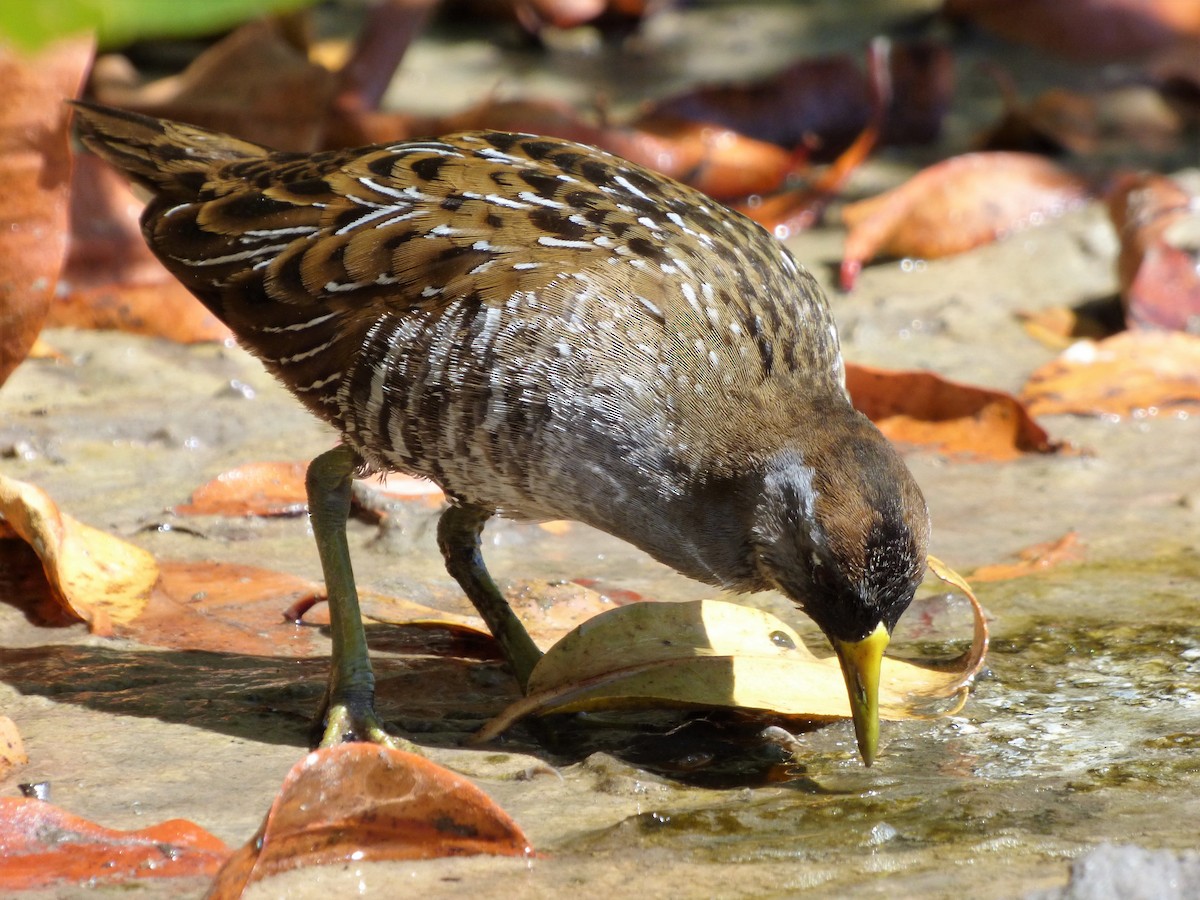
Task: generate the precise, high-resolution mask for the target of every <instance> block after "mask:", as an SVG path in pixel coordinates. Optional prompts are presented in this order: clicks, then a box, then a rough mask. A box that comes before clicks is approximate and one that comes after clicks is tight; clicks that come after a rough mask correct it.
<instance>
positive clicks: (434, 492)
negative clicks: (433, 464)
mask: <svg viewBox="0 0 1200 900" xmlns="http://www.w3.org/2000/svg"><path fill="white" fill-rule="evenodd" d="M307 471H308V463H305V462H296V461H291V462H286V461H285V462H254V463H246V464H245V465H242V466H238V467H237V468H235V469H230V470H228V471H226V472H222V473H221V474H220V475H218V476H217V477H216V478H214V479H212V480H211V481H208V482H206V483H204V484H203V485H201V486H200V487H198V488H196V490H195V491H193V492H192V496H191V499H190V500H189V502H187V503H183V504H180V505H179V506H176V507H174V508H173V509H172V512H174V513H175V514H176V515H180V516H298V515H303V514H304V513H305V512H306V511H307V508H308V491H307V489H306V487H305V476H306V473H307ZM354 485H355V491H354V493H353V496H352V500H353V503H354V504H355V507H356V508H358V509H360V510H361V511H363V512H378V510H377V509H376V507H378V506H379V502H378V501H379V499H380V498H383V499H385V500H416V501H420V502H422V503H425V504H427V505H429V506H434V507H436V506H438V505H440V504H441V503H443V502H444V501H445V495H444V494H443V493H442V489H441V488H439V487H438V486H437V485H436V484H434V483H433V482H432V481H429V480H428V479H426V478H418V477H416V476H413V475H405V474H403V473H401V472H391V473H388V474H387V475H386V476H384V477H382V478H376V477H372V478H370V479H359V480H356V481H355V482H354Z"/></svg>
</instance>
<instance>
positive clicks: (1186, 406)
mask: <svg viewBox="0 0 1200 900" xmlns="http://www.w3.org/2000/svg"><path fill="white" fill-rule="evenodd" d="M1021 399H1022V400H1023V401H1024V402H1025V404H1026V406H1027V407H1028V408H1029V411H1030V413H1031V414H1033V415H1037V416H1050V415H1063V414H1070V415H1087V416H1109V417H1112V418H1125V417H1129V416H1145V415H1158V414H1163V413H1172V412H1192V411H1195V409H1196V407H1197V406H1200V337H1196V336H1194V335H1189V334H1181V333H1178V332H1153V331H1129V332H1122V333H1121V334H1117V335H1114V336H1112V337H1110V338H1106V339H1104V340H1102V341H1079V342H1078V343H1076V344H1073V345H1072V346H1071V347H1070V348H1068V349H1067V350H1066V352H1064V353H1063V354H1062V355H1061V356H1060V357H1059V358H1058V359H1056V360H1053V361H1052V362H1049V363H1047V364H1046V365H1044V366H1042V367H1041V368H1040V369H1038V370H1037V371H1036V372H1034V373H1033V374H1032V375H1031V376H1030V378H1029V381H1028V382H1027V383H1026V384H1025V387H1024V388H1023V389H1022V391H1021Z"/></svg>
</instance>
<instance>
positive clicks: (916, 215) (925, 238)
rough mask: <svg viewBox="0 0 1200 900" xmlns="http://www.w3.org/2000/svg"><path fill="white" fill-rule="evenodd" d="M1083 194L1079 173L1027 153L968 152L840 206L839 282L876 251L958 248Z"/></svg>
mask: <svg viewBox="0 0 1200 900" xmlns="http://www.w3.org/2000/svg"><path fill="white" fill-rule="evenodd" d="M1087 197H1088V189H1087V186H1086V185H1085V184H1084V182H1083V180H1082V179H1080V178H1078V177H1076V176H1074V175H1072V174H1070V173H1069V172H1066V171H1065V170H1063V169H1061V168H1059V167H1058V166H1056V165H1055V164H1054V163H1052V162H1050V161H1048V160H1046V159H1044V158H1042V157H1040V156H1033V155H1032V154H1028V153H968V154H965V155H963V156H955V157H952V158H950V159H947V160H945V161H943V162H940V163H937V164H936V165H933V166H930V167H929V168H928V169H924V170H922V171H920V172H918V173H917V174H916V175H914V176H913V177H912V178H910V179H909V180H908V181H906V182H905V183H904V184H902V185H900V186H899V187H897V188H894V189H893V190H890V191H888V192H886V193H884V194H880V195H879V196H878V197H872V198H870V199H869V200H861V201H859V202H858V203H851V204H850V205H849V206H847V207H846V208H845V209H843V210H842V218H843V220H844V221H845V223H846V225H847V226H848V227H849V229H850V232H849V234H847V235H846V247H845V252H844V257H843V260H842V272H841V281H842V287H843V288H844V289H846V290H849V289H850V288H851V287H853V285H854V280H855V278H856V277H857V276H858V272H859V270H860V269H861V268H862V266H863V264H864V263H866V262H868V261H870V260H871V259H873V258H874V257H875V256H877V255H878V254H881V253H882V254H885V255H888V256H895V257H903V256H916V257H926V258H937V257H941V256H950V255H952V254H955V253H962V252H963V251H964V250H970V249H971V248H973V247H978V246H980V245H981V244H987V243H990V242H991V241H994V240H996V239H997V238H1000V237H1003V236H1005V235H1007V234H1011V233H1012V232H1015V231H1020V230H1021V229H1023V228H1028V227H1030V226H1032V225H1037V224H1040V223H1041V222H1043V221H1044V220H1045V219H1047V218H1050V217H1053V216H1058V215H1061V214H1062V213H1064V212H1066V211H1067V210H1069V209H1071V208H1072V207H1074V206H1077V205H1079V204H1080V203H1082V202H1083V201H1084V200H1086V199H1087Z"/></svg>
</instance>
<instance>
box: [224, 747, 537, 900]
mask: <svg viewBox="0 0 1200 900" xmlns="http://www.w3.org/2000/svg"><path fill="white" fill-rule="evenodd" d="M531 852H532V851H531V849H530V846H529V841H528V839H527V838H526V837H525V835H524V834H523V833H522V832H521V829H520V828H519V827H518V826H517V824H516V823H515V822H514V821H513V820H512V819H511V818H510V817H509V815H508V814H507V813H505V812H504V811H503V810H502V809H500V807H498V806H497V805H496V804H495V803H494V802H493V801H492V800H491V799H490V798H489V797H488V796H487V795H486V794H485V793H484V792H483V791H481V790H480V789H479V788H477V787H475V786H474V785H473V784H471V782H469V781H467V779H465V778H463V777H462V776H461V775H457V774H455V773H454V772H451V771H449V770H448V769H443V768H442V767H441V766H438V765H435V764H434V763H432V762H430V761H429V760H427V759H425V758H424V757H421V756H417V755H415V754H412V753H404V752H402V751H399V750H390V749H388V748H386V747H381V746H379V745H378V744H341V745H339V746H336V747H330V748H326V749H322V750H318V751H316V752H314V753H310V754H308V756H306V757H305V758H304V759H303V760H301V761H300V762H299V763H297V764H296V766H295V767H294V768H293V769H292V771H291V772H289V773H288V775H287V778H285V779H284V783H283V787H282V788H281V789H280V792H279V794H278V796H276V798H275V802H274V803H273V804H272V805H271V810H270V812H268V813H267V817H266V819H265V820H264V821H263V824H262V827H261V828H260V829H259V831H258V834H256V835H255V836H254V837H253V838H251V840H250V841H249V842H248V843H247V844H246V845H245V846H244V847H242V848H241V849H240V850H238V851H237V852H236V853H234V855H233V856H232V857H231V858H230V859H229V861H228V863H226V865H225V866H224V868H222V869H221V871H220V873H219V874H218V876H217V879H216V882H215V883H214V885H213V887H212V890H211V892H210V893H209V895H208V896H209V898H210V900H223V898H235V897H239V896H241V893H242V891H243V890H244V889H245V888H246V886H247V885H250V884H253V883H254V882H256V881H261V880H262V879H264V878H269V877H270V876H271V875H274V874H276V873H279V872H285V871H288V870H289V869H297V868H301V867H303V866H324V865H335V864H338V863H349V862H351V861H354V862H359V861H379V860H405V859H433V858H436V857H442V856H466V855H474V854H480V853H490V854H494V855H499V856H528V855H529V854H530V853H531Z"/></svg>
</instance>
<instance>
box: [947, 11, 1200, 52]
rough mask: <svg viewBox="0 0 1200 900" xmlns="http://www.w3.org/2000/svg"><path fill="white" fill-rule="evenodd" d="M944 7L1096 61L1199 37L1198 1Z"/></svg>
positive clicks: (1051, 48) (1018, 38)
mask: <svg viewBox="0 0 1200 900" xmlns="http://www.w3.org/2000/svg"><path fill="white" fill-rule="evenodd" d="M944 11H945V14H946V15H947V16H949V17H951V18H954V19H965V20H968V21H971V22H974V23H975V24H977V25H979V26H981V27H983V28H986V29H987V30H989V31H992V32H994V33H996V34H998V35H1001V36H1002V37H1005V38H1008V39H1009V40H1014V41H1020V42H1022V43H1026V44H1031V45H1033V46H1035V47H1039V48H1041V49H1042V50H1046V51H1049V52H1052V53H1057V54H1060V55H1062V56H1066V57H1069V58H1071V59H1078V60H1086V61H1092V62H1105V61H1109V60H1114V59H1121V58H1124V57H1128V56H1136V55H1138V54H1142V53H1146V52H1148V51H1150V50H1155V49H1159V48H1162V47H1165V46H1167V45H1169V44H1171V43H1174V42H1175V41H1177V40H1179V39H1180V38H1182V37H1185V36H1188V35H1192V36H1200V3H1196V0H946V2H945V6H944Z"/></svg>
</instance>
